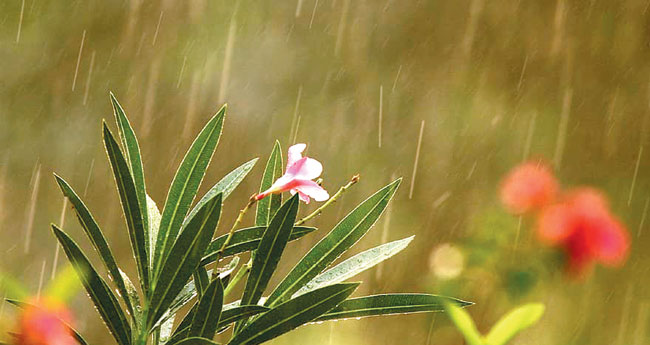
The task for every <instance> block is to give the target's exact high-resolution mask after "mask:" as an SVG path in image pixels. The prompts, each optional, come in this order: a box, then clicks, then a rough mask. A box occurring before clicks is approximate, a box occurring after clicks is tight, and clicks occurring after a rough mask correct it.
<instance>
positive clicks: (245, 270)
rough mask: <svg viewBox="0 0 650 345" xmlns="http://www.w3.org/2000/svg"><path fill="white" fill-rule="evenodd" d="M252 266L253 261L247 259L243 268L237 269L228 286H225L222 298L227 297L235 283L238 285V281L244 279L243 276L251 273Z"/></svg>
mask: <svg viewBox="0 0 650 345" xmlns="http://www.w3.org/2000/svg"><path fill="white" fill-rule="evenodd" d="M252 266H253V260H252V259H249V260H248V262H247V263H246V264H245V265H244V266H242V267H240V268H239V271H237V273H236V274H235V276H234V277H232V280H230V282H229V283H228V286H226V288H225V289H224V290H223V296H224V297H226V296H228V294H229V293H230V292H232V290H233V289H234V288H235V285H237V283H239V281H240V280H242V278H244V276H246V274H248V272H250V271H251V267H252Z"/></svg>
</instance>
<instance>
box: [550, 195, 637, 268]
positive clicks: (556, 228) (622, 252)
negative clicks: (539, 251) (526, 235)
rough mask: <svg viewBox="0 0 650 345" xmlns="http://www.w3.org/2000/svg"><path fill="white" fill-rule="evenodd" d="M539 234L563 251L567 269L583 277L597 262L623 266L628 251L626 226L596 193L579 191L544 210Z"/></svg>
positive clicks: (601, 196)
mask: <svg viewBox="0 0 650 345" xmlns="http://www.w3.org/2000/svg"><path fill="white" fill-rule="evenodd" d="M537 233H538V236H539V238H540V240H541V241H542V242H545V243H547V244H549V245H552V246H558V247H561V248H563V250H564V251H565V252H566V254H567V259H568V262H567V270H568V272H569V273H572V274H575V275H577V276H580V275H582V274H583V273H584V272H585V271H586V270H587V269H588V268H589V267H591V266H592V263H594V262H600V263H602V264H604V265H607V266H621V265H622V264H623V263H624V262H625V259H626V258H627V254H628V251H629V238H628V234H627V231H626V230H625V227H624V226H623V225H622V224H621V223H620V221H619V220H618V219H617V218H616V217H615V216H614V215H613V214H611V212H610V210H609V206H608V204H607V200H606V199H605V197H604V196H603V195H602V194H601V193H600V192H598V191H597V190H594V189H591V188H579V189H575V190H572V191H569V192H568V193H567V195H566V196H565V197H564V198H563V200H562V201H561V202H559V203H557V204H554V205H551V206H549V207H547V208H545V209H544V210H543V211H542V212H541V213H540V216H539V220H538V227H537Z"/></svg>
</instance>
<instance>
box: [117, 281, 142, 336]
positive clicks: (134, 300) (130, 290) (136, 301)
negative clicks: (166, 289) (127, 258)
mask: <svg viewBox="0 0 650 345" xmlns="http://www.w3.org/2000/svg"><path fill="white" fill-rule="evenodd" d="M120 276H121V277H122V280H124V285H125V286H126V297H125V299H128V300H129V303H130V304H131V305H132V306H133V313H134V315H133V319H134V321H136V323H137V322H139V321H140V318H141V315H142V308H141V305H142V304H141V303H140V296H139V295H138V291H137V290H136V288H135V285H133V282H131V279H129V276H127V275H126V273H124V272H122V270H120Z"/></svg>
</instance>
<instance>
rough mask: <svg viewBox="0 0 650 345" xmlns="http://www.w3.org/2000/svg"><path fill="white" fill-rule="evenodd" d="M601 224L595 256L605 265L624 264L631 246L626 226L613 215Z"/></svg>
mask: <svg viewBox="0 0 650 345" xmlns="http://www.w3.org/2000/svg"><path fill="white" fill-rule="evenodd" d="M601 226H602V227H603V228H602V230H601V232H600V234H599V236H598V243H597V248H596V253H595V256H596V257H597V258H598V259H599V260H600V261H601V262H602V263H603V264H605V265H608V266H620V265H622V264H623V263H624V262H625V259H626V258H627V253H628V249H629V246H630V243H629V238H628V235H627V232H626V231H625V228H624V227H623V225H621V224H620V223H619V222H618V221H617V220H616V219H613V217H611V218H610V219H608V220H607V221H606V223H605V224H602V225H601Z"/></svg>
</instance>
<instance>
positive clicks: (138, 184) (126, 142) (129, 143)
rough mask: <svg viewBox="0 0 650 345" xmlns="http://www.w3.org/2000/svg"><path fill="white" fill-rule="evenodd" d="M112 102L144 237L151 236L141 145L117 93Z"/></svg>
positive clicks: (146, 247)
mask: <svg viewBox="0 0 650 345" xmlns="http://www.w3.org/2000/svg"><path fill="white" fill-rule="evenodd" d="M110 96H111V103H112V104H113V113H114V114H115V122H117V128H118V133H119V135H120V139H121V140H122V147H123V148H124V156H125V158H126V161H127V162H128V163H129V164H128V165H129V167H130V168H131V175H133V181H134V184H135V190H136V194H137V196H138V205H139V206H140V214H142V224H143V226H142V228H143V229H144V238H148V237H149V224H148V223H149V218H148V216H147V211H148V207H147V192H146V187H145V183H144V169H143V167H142V157H141V155H140V145H139V144H138V139H137V138H136V136H135V132H134V131H133V128H132V127H131V123H129V119H128V118H127V117H126V114H125V113H124V109H122V106H121V105H120V103H118V102H117V99H116V98H115V95H113V93H112V92H111V93H110ZM145 251H146V252H147V253H149V251H150V247H149V243H148V242H147V241H145Z"/></svg>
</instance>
